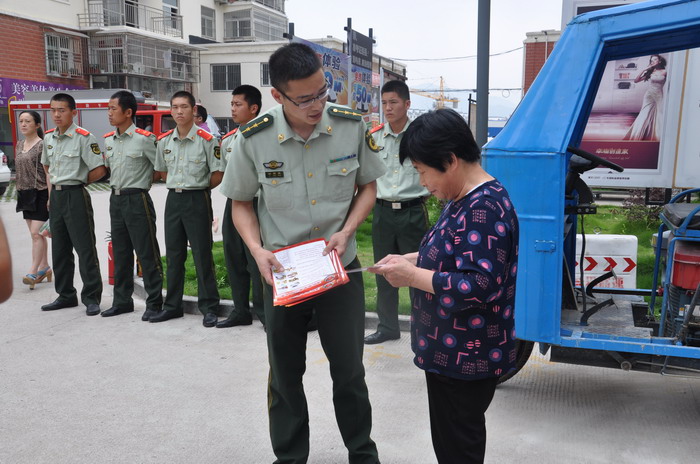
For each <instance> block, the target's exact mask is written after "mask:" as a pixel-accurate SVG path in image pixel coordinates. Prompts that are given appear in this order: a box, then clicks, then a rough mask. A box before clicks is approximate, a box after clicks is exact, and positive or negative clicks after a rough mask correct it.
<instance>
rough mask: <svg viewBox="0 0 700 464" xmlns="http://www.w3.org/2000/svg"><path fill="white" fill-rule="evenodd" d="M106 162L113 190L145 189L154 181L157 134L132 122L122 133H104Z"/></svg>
mask: <svg viewBox="0 0 700 464" xmlns="http://www.w3.org/2000/svg"><path fill="white" fill-rule="evenodd" d="M104 137H105V165H106V166H107V167H108V168H110V176H109V185H111V186H112V188H113V189H118V190H122V189H146V190H148V189H149V188H151V183H152V182H153V167H154V165H155V162H156V136H155V134H153V133H151V132H148V131H146V130H143V129H138V128H137V127H136V126H135V125H133V124H132V125H131V126H130V127H129V128H128V129H127V130H126V131H125V132H124V133H122V134H118V133H117V131H112V132H110V133H108V134H105V136H104Z"/></svg>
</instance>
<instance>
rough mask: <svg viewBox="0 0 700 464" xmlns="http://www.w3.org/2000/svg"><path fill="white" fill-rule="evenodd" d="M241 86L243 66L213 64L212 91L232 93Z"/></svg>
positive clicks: (237, 64)
mask: <svg viewBox="0 0 700 464" xmlns="http://www.w3.org/2000/svg"><path fill="white" fill-rule="evenodd" d="M239 85H241V65H240V64H239V63H234V64H213V65H211V90H212V92H215V91H232V90H233V89H235V88H236V87H238V86H239Z"/></svg>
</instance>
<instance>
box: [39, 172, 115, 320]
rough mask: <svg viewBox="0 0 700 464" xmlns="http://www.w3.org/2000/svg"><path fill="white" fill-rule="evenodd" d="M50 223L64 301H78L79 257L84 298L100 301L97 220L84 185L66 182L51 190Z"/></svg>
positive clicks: (57, 283)
mask: <svg viewBox="0 0 700 464" xmlns="http://www.w3.org/2000/svg"><path fill="white" fill-rule="evenodd" d="M50 208H51V211H50V217H49V225H50V227H51V237H52V239H51V253H52V260H53V271H54V274H55V276H56V278H55V281H54V282H55V288H56V293H58V299H59V300H61V301H70V302H72V301H75V300H76V299H77V292H76V290H75V287H74V286H73V275H74V274H75V259H74V258H73V250H74V249H75V252H76V253H77V254H78V268H79V270H80V278H81V279H82V280H83V289H82V291H81V292H80V300H81V301H82V302H83V304H85V305H86V306H87V305H89V304H100V299H101V298H102V276H101V274H100V263H99V261H98V258H97V249H96V248H95V221H94V214H93V211H92V201H91V200H90V194H89V193H88V192H87V190H85V187H84V186H82V185H79V186H78V185H76V186H73V185H71V186H62V190H60V191H59V190H57V189H55V188H54V189H52V190H51V201H50Z"/></svg>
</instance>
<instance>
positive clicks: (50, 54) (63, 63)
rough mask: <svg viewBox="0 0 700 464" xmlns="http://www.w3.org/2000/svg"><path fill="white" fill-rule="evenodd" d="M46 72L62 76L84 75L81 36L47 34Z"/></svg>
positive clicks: (45, 37) (45, 38)
mask: <svg viewBox="0 0 700 464" xmlns="http://www.w3.org/2000/svg"><path fill="white" fill-rule="evenodd" d="M44 40H45V45H46V74H48V75H50V76H61V77H82V75H83V57H82V52H81V46H80V38H78V37H71V36H68V35H60V34H46V35H45V36H44Z"/></svg>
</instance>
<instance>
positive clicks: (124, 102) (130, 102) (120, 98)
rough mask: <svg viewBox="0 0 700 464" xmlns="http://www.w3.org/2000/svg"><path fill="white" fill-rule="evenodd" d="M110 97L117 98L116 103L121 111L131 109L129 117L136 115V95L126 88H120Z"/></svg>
mask: <svg viewBox="0 0 700 464" xmlns="http://www.w3.org/2000/svg"><path fill="white" fill-rule="evenodd" d="M112 99H115V100H117V104H118V105H119V106H120V107H121V109H122V111H124V112H126V110H131V117H132V118H134V117H135V116H136V109H137V108H138V104H137V103H136V97H135V96H134V94H133V93H131V92H129V91H128V90H120V91H118V92H115V93H114V95H112V96H111V97H110V100H112Z"/></svg>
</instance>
